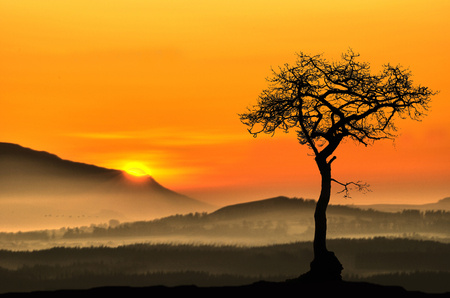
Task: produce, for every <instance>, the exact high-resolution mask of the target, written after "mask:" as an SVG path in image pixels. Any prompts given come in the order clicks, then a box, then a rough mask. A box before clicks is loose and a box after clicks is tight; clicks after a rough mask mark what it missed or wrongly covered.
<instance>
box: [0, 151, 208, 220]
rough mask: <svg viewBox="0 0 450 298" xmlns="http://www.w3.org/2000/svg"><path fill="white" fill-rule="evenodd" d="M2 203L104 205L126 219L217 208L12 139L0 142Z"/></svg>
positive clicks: (51, 207)
mask: <svg viewBox="0 0 450 298" xmlns="http://www.w3.org/2000/svg"><path fill="white" fill-rule="evenodd" d="M21 202H27V204H25V203H21ZM46 202H47V203H46ZM0 204H1V206H2V207H1V208H2V209H1V210H6V209H8V208H9V209H10V210H9V211H10V213H11V212H14V213H15V214H20V213H23V212H22V211H23V210H25V209H27V208H28V209H30V212H32V211H33V210H34V211H35V213H42V212H44V213H45V214H46V215H47V214H50V213H53V214H55V213H57V212H59V214H61V216H62V215H65V216H68V214H69V213H70V212H69V211H73V212H75V210H76V211H77V212H79V213H81V212H83V210H86V211H85V214H87V213H89V214H93V213H95V212H100V211H101V210H105V209H106V210H112V211H114V212H116V213H117V212H118V213H122V214H124V216H125V217H126V218H128V219H130V220H139V219H143V220H144V219H152V218H157V217H163V216H169V215H172V214H176V213H180V214H185V213H190V212H205V211H212V210H215V209H216V208H215V207H214V206H211V205H209V204H206V203H203V202H200V201H197V200H195V199H192V198H189V197H187V196H185V195H182V194H179V193H176V192H174V191H172V190H169V189H167V188H165V187H163V186H162V185H160V184H159V183H158V182H156V181H155V180H154V179H153V178H152V177H150V176H144V177H132V176H130V175H129V174H127V173H125V172H123V171H120V170H114V169H107V168H102V167H98V166H95V165H89V164H85V163H80V162H74V161H69V160H64V159H61V158H59V157H58V156H56V155H54V154H51V153H48V152H45V151H36V150H32V149H30V148H25V147H22V146H20V145H17V144H11V143H0ZM14 204H15V205H17V206H16V207H17V208H16V209H14V208H12V205H14ZM46 204H47V205H46ZM19 205H21V206H22V207H20V206H19ZM32 207H33V208H32ZM5 208H6V209H5ZM11 208H12V209H11ZM20 208H22V209H20ZM31 209H33V210H31ZM1 210H0V212H1ZM45 210H48V211H45ZM42 216H44V215H42ZM0 218H1V216H0ZM0 224H1V219H0ZM5 224H7V223H5Z"/></svg>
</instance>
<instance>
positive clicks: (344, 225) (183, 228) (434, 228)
mask: <svg viewBox="0 0 450 298" xmlns="http://www.w3.org/2000/svg"><path fill="white" fill-rule="evenodd" d="M302 212H304V210H302ZM295 226H297V227H301V226H303V227H305V228H304V230H306V231H304V232H302V233H300V234H299V233H298V232H297V231H295V230H294V229H293V228H292V227H295ZM328 230H329V235H330V236H333V237H344V236H345V235H349V234H374V233H375V234H379V233H386V234H392V233H396V234H403V233H416V234H417V233H430V234H432V233H441V234H446V235H449V236H450V212H445V211H425V212H420V211H419V210H404V211H402V212H397V213H388V212H380V211H374V210H358V209H356V210H354V209H353V208H350V207H346V206H334V208H330V211H329V214H328ZM313 233H314V222H313V216H312V214H311V216H305V214H303V213H302V214H298V215H297V216H296V214H293V213H292V212H291V213H289V214H286V215H283V214H279V216H273V215H272V216H271V215H270V214H269V215H268V216H267V217H266V218H265V219H263V218H261V217H260V216H258V217H249V218H243V219H238V220H233V221H230V220H226V219H225V218H223V217H222V218H220V219H217V218H214V217H212V216H211V214H206V213H202V214H200V213H195V214H192V213H191V214H187V215H175V216H170V217H166V218H162V219H157V220H153V221H140V222H133V223H122V224H119V225H116V226H114V227H113V226H109V227H105V226H94V227H90V228H87V227H85V228H72V229H67V231H66V233H65V234H64V235H63V238H65V239H73V238H101V237H133V236H169V235H183V236H186V237H187V236H194V235H197V236H208V237H247V238H275V239H279V240H280V241H281V240H283V239H284V240H287V241H289V240H290V241H295V240H302V239H303V240H306V239H312V238H311V237H312V235H313Z"/></svg>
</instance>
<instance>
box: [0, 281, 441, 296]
mask: <svg viewBox="0 0 450 298" xmlns="http://www.w3.org/2000/svg"><path fill="white" fill-rule="evenodd" d="M294 293H295V295H299V297H312V296H316V295H325V294H328V295H334V296H337V295H339V294H342V295H345V297H380V295H392V296H395V297H429V296H433V297H436V296H437V297H450V293H442V294H427V293H423V292H418V291H407V290H405V289H404V288H402V287H399V286H382V285H377V284H372V283H367V282H348V281H327V282H305V281H304V280H301V279H294V280H289V281H287V282H266V281H259V282H256V283H253V284H250V285H243V286H225V287H197V286H195V285H185V286H175V287H167V286H151V287H126V286H124V287H98V288H92V289H86V290H57V291H48V292H47V291H38V292H30V293H6V294H2V295H0V297H37V296H42V295H44V297H64V296H66V295H68V294H76V295H86V294H87V295H111V294H115V295H119V296H120V295H127V296H129V295H132V296H136V295H146V296H155V295H178V294H179V295H184V296H185V295H189V294H192V295H196V296H195V297H215V296H219V294H220V296H224V295H233V297H255V296H256V297H278V296H279V295H280V294H282V295H284V294H294ZM249 295H251V296H249Z"/></svg>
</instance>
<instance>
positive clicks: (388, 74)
mask: <svg viewBox="0 0 450 298" xmlns="http://www.w3.org/2000/svg"><path fill="white" fill-rule="evenodd" d="M358 57H359V54H355V53H354V52H353V51H352V50H349V51H348V52H347V53H345V54H343V55H342V59H341V60H340V61H335V62H328V61H327V60H325V59H324V58H323V57H322V55H321V54H319V55H314V56H311V55H306V54H304V53H300V54H298V59H297V61H296V62H295V64H294V65H288V64H285V65H284V67H280V68H279V69H278V70H277V71H275V70H273V76H272V77H270V78H268V79H267V80H268V82H269V87H268V88H267V89H266V90H264V91H263V92H262V94H261V95H260V96H259V100H258V103H257V105H255V106H253V107H251V108H249V109H248V112H247V113H243V114H240V115H239V116H240V119H241V121H242V122H243V123H244V124H246V125H248V126H249V132H250V133H252V134H253V135H254V136H255V137H256V135H257V134H259V133H261V132H263V133H268V134H273V133H275V130H276V129H282V130H284V131H285V132H288V131H289V130H290V129H295V130H296V132H297V135H298V140H299V142H300V143H301V144H307V145H308V146H309V147H310V148H311V149H312V150H313V151H314V153H315V154H316V156H318V155H321V154H322V155H325V156H326V157H328V156H330V154H332V152H333V151H334V150H335V149H336V147H337V145H338V144H339V143H340V142H341V140H342V139H344V138H350V139H352V140H354V141H356V142H358V143H362V144H364V145H368V144H370V143H372V142H373V141H375V140H380V139H392V138H395V137H396V130H397V128H396V126H395V125H394V120H395V118H396V117H401V118H406V117H409V118H412V119H414V120H419V119H420V118H421V117H422V116H423V115H425V113H426V111H427V110H428V108H429V102H430V96H431V95H434V94H435V93H434V92H433V91H431V90H430V89H429V88H427V87H424V86H420V85H419V86H414V85H413V81H412V79H411V76H412V74H411V72H410V71H409V70H408V69H405V68H403V67H401V66H392V65H390V64H386V65H384V66H383V69H382V71H381V72H380V73H378V74H371V71H370V65H369V64H368V63H365V62H359V61H357V60H358V59H357V58H358ZM320 148H323V149H320Z"/></svg>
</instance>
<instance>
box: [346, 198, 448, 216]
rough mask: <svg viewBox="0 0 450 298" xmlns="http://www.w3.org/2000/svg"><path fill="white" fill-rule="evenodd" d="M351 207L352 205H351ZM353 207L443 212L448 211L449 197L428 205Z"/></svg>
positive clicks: (394, 210)
mask: <svg viewBox="0 0 450 298" xmlns="http://www.w3.org/2000/svg"><path fill="white" fill-rule="evenodd" d="M352 206H353V205H352ZM353 207H356V208H361V209H369V208H370V209H373V210H379V211H385V212H399V211H402V210H414V209H415V210H421V211H425V210H445V211H450V197H448V198H444V199H442V200H439V201H437V202H436V203H428V204H420V205H419V204H418V205H413V204H373V205H354V206H353Z"/></svg>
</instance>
